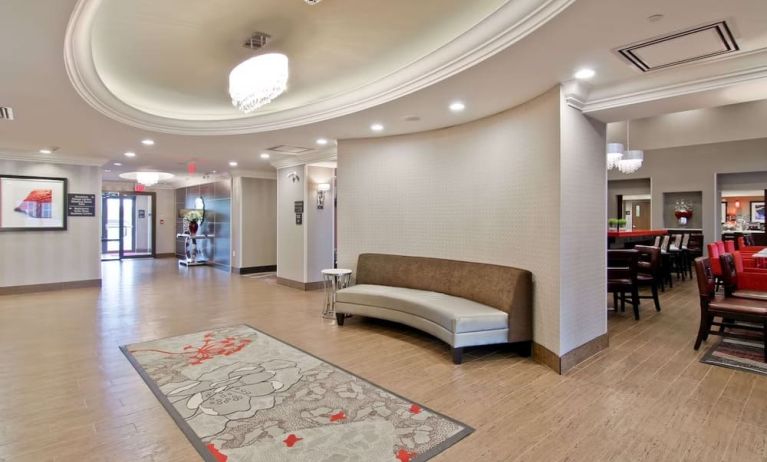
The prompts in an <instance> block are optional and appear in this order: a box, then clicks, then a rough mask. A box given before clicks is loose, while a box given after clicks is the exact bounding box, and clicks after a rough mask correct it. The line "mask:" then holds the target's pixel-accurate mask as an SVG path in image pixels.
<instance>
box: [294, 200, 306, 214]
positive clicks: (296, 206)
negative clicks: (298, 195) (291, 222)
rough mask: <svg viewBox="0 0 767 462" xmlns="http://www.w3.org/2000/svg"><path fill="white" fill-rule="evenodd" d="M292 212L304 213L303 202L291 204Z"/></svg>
mask: <svg viewBox="0 0 767 462" xmlns="http://www.w3.org/2000/svg"><path fill="white" fill-rule="evenodd" d="M293 211H294V212H296V213H304V201H295V202H293Z"/></svg>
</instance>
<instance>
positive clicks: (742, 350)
mask: <svg viewBox="0 0 767 462" xmlns="http://www.w3.org/2000/svg"><path fill="white" fill-rule="evenodd" d="M741 332H748V331H741ZM700 361H701V362H702V363H706V364H713V365H715V366H722V367H729V368H731V369H738V370H742V371H748V372H756V373H757V374H762V375H767V363H765V362H764V342H763V341H762V339H761V338H758V337H756V336H755V337H754V339H746V340H744V339H735V338H727V337H725V338H723V339H722V340H720V341H719V343H716V344H714V345H713V346H712V347H711V348H709V349H708V351H707V352H706V354H705V355H703V358H701V360H700Z"/></svg>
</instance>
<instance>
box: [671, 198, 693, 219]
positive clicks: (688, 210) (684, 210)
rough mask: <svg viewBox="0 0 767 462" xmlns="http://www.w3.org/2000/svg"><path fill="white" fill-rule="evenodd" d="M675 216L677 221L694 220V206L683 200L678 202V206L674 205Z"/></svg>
mask: <svg viewBox="0 0 767 462" xmlns="http://www.w3.org/2000/svg"><path fill="white" fill-rule="evenodd" d="M674 216H675V217H676V219H677V220H679V219H682V218H685V219H686V220H689V219H690V218H692V205H690V204H688V203H686V202H685V201H683V200H681V201H677V202H676V204H674Z"/></svg>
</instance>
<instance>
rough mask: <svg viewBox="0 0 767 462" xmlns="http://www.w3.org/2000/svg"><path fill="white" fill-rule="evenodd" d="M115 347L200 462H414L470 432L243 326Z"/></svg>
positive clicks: (429, 411) (341, 370) (455, 422)
mask: <svg viewBox="0 0 767 462" xmlns="http://www.w3.org/2000/svg"><path fill="white" fill-rule="evenodd" d="M121 349H122V351H123V352H124V353H125V355H126V356H127V358H128V359H129V360H130V361H131V363H132V364H133V366H134V367H135V368H136V370H137V371H138V372H139V374H141V376H142V377H143V378H144V380H145V381H146V383H147V385H148V386H149V387H150V388H151V389H152V391H153V392H154V394H155V396H157V398H158V399H159V400H160V402H161V403H162V404H163V406H164V407H165V408H166V410H167V411H168V412H169V413H170V414H171V416H172V417H173V419H174V420H175V421H176V423H177V424H178V425H179V427H180V428H181V429H182V430H183V431H184V433H185V434H186V436H187V438H189V441H190V442H191V443H192V444H193V445H194V446H195V448H196V449H197V450H198V452H199V453H200V455H201V456H202V458H203V460H206V461H210V462H267V461H268V462H279V461H307V462H308V461H311V462H323V461H326V462H330V461H333V462H353V461H369V462H373V461H382V462H416V461H424V460H427V459H429V458H431V457H433V456H435V455H437V454H439V453H440V452H442V451H444V450H445V449H447V448H448V447H450V446H451V445H453V444H455V443H456V442H458V441H459V440H461V439H462V438H464V437H465V436H467V435H468V434H470V433H471V432H472V431H473V429H472V428H470V427H468V426H466V425H464V424H462V423H460V422H457V421H455V420H453V419H451V418H449V417H446V416H443V415H441V414H439V413H436V412H434V411H431V410H429V409H427V408H425V407H423V406H421V405H419V404H418V403H414V402H412V401H409V400H407V399H405V398H402V397H400V396H398V395H395V394H394V393H391V392H389V391H386V390H384V389H382V388H380V387H378V386H376V385H373V384H371V383H370V382H367V381H365V380H363V379H361V378H360V377H357V376H355V375H353V374H350V373H349V372H346V371H344V370H343V369H340V368H338V367H336V366H333V365H332V364H329V363H327V362H325V361H322V360H321V359H319V358H317V357H315V356H312V355H310V354H308V353H306V352H304V351H302V350H299V349H297V348H294V347H292V346H290V345H288V344H286V343H284V342H281V341H279V340H277V339H275V338H273V337H270V336H268V335H266V334H264V333H262V332H260V331H258V330H256V329H253V328H252V327H250V326H246V325H240V326H235V327H227V328H221V329H215V330H212V331H208V332H201V333H195V334H189V335H182V336H179V337H172V338H166V339H161V340H155V341H151V342H146V343H139V344H133V345H127V346H123V347H121Z"/></svg>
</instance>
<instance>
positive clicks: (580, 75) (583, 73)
mask: <svg viewBox="0 0 767 462" xmlns="http://www.w3.org/2000/svg"><path fill="white" fill-rule="evenodd" d="M595 75H597V73H596V72H594V69H589V68H587V67H584V68H583V69H580V70H578V71H577V72H576V73H575V74H574V75H573V77H575V78H576V79H578V80H588V79H590V78H592V77H594V76H595Z"/></svg>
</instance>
